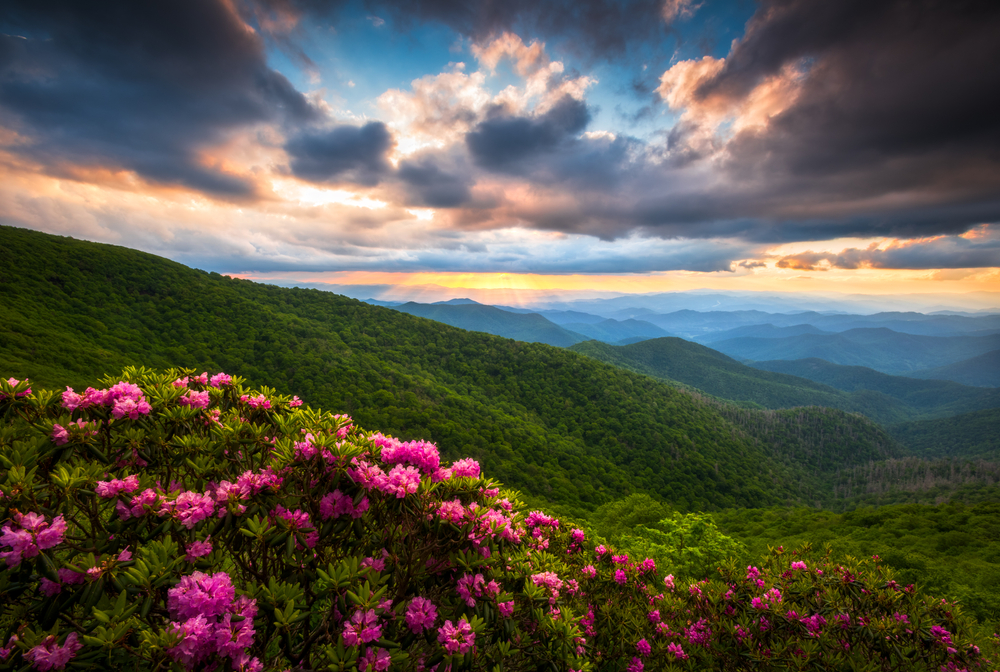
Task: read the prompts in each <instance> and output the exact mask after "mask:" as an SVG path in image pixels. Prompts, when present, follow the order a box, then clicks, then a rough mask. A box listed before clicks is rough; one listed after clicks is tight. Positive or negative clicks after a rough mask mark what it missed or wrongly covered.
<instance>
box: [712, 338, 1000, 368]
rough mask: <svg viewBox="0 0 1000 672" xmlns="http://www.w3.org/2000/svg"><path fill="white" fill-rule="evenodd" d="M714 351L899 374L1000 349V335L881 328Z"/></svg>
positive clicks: (736, 343) (721, 346) (752, 341)
mask: <svg viewBox="0 0 1000 672" xmlns="http://www.w3.org/2000/svg"><path fill="white" fill-rule="evenodd" d="M712 347H713V348H715V349H716V350H718V351H720V352H723V353H725V354H727V355H729V356H730V357H735V358H738V359H741V360H752V361H768V360H773V359H789V360H791V359H808V358H819V359H824V360H826V361H828V362H831V363H833V364H843V365H849V366H866V367H869V368H871V369H875V370H876V371H881V372H883V373H891V374H903V373H912V372H916V371H921V370H924V369H932V368H935V367H941V366H945V365H947V364H954V363H956V362H961V361H963V360H966V359H969V358H972V357H976V356H978V355H982V354H985V353H987V352H990V351H991V350H997V349H1000V334H992V335H989V336H950V337H942V336H916V335H913V334H901V333H899V332H896V331H893V330H891V329H887V328H885V327H879V328H873V329H849V330H847V331H844V332H840V333H837V334H823V333H819V334H816V333H804V334H799V335H796V336H785V337H783V338H760V337H748V338H730V339H726V340H723V341H715V342H713V343H712Z"/></svg>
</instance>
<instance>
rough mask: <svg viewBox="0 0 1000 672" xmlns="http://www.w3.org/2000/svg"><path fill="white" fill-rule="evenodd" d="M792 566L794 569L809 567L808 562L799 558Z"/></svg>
mask: <svg viewBox="0 0 1000 672" xmlns="http://www.w3.org/2000/svg"><path fill="white" fill-rule="evenodd" d="M791 568H792V569H808V568H807V567H806V563H804V562H801V561H799V560H796V561H795V562H793V563H792V566H791Z"/></svg>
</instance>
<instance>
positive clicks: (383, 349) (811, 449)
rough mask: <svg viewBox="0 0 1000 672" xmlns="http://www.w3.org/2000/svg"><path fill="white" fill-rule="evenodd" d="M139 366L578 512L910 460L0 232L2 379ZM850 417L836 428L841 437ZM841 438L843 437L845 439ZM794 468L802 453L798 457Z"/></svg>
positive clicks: (865, 427)
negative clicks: (346, 427)
mask: <svg viewBox="0 0 1000 672" xmlns="http://www.w3.org/2000/svg"><path fill="white" fill-rule="evenodd" d="M126 364H136V365H139V364H141V365H146V366H154V367H167V366H172V365H173V366H189V367H195V368H198V369H199V370H201V369H209V370H224V371H227V372H229V373H232V374H236V375H241V376H245V377H247V378H248V379H249V381H250V382H251V383H253V384H257V385H261V384H267V385H272V386H275V387H277V388H278V390H279V391H280V392H283V393H295V394H299V395H300V396H302V397H303V398H304V399H306V401H308V402H309V403H310V404H311V405H313V406H321V407H324V408H328V409H331V410H335V411H340V412H348V413H350V414H352V415H353V417H354V418H355V420H356V421H358V422H359V423H361V425H362V426H369V427H379V428H382V429H384V430H385V431H387V432H391V433H394V434H396V435H398V436H400V437H402V438H407V439H408V438H426V439H430V440H433V441H436V442H438V443H439V444H440V446H441V448H442V451H443V453H444V454H445V456H446V457H448V458H453V457H457V456H462V455H471V456H473V457H475V458H477V459H479V460H480V461H481V462H482V463H483V466H484V469H486V470H488V472H489V473H491V474H494V475H496V476H497V477H498V478H500V479H501V480H503V481H504V482H505V483H507V484H509V485H510V486H512V487H516V488H520V489H522V490H523V491H525V492H526V493H529V494H531V495H534V496H536V497H542V498H545V499H547V500H548V501H549V502H552V503H555V504H559V505H564V506H567V507H571V508H574V509H577V510H579V509H581V508H583V509H586V508H591V507H593V506H595V505H597V504H600V503H602V502H604V501H607V500H609V499H612V498H615V497H620V496H623V495H625V494H628V493H630V492H637V491H638V492H649V493H653V494H655V495H656V496H658V497H662V498H664V499H666V500H668V501H671V502H673V503H675V504H676V505H677V506H678V507H679V508H681V509H688V508H698V509H712V508H716V507H724V506H760V505H767V504H772V503H790V502H791V503H794V502H797V501H809V502H813V501H816V500H818V499H822V498H823V497H824V493H825V492H826V491H827V486H826V482H827V481H826V480H824V477H823V474H821V473H816V472H815V471H814V467H815V459H816V451H823V450H828V451H829V453H830V455H829V456H828V458H823V459H821V460H820V461H821V462H822V463H823V464H828V463H831V462H836V463H837V464H838V465H841V466H842V465H843V464H845V463H859V464H860V463H866V462H868V461H870V460H875V459H884V458H885V457H887V456H892V455H895V454H898V445H897V444H895V443H894V442H893V441H892V439H891V438H888V437H887V436H885V435H884V433H883V432H881V430H880V429H879V428H878V427H877V426H875V425H872V424H871V423H868V422H867V421H864V420H863V419H861V418H859V417H858V416H845V415H844V414H840V415H839V416H828V420H827V424H828V425H829V426H828V427H827V428H826V430H825V432H826V433H827V434H829V433H831V432H835V431H839V430H836V426H837V425H838V424H839V425H842V426H844V427H848V428H850V431H851V432H856V431H861V432H865V433H867V434H868V435H869V437H870V439H871V440H870V441H867V442H863V443H859V444H858V445H859V446H860V447H861V449H859V450H858V451H855V452H851V453H849V454H845V453H844V452H843V450H842V449H840V448H839V447H837V446H833V445H830V444H824V443H822V442H815V441H812V439H810V438H809V436H810V434H809V432H807V431H799V430H797V429H795V428H793V429H792V430H791V431H790V432H789V433H790V435H792V436H797V437H798V438H797V439H796V441H798V444H797V445H798V446H799V447H798V448H796V449H795V450H796V451H798V452H803V451H805V453H809V456H810V457H809V462H807V463H805V464H800V463H799V462H797V461H796V460H795V459H793V458H789V455H792V454H793V453H790V452H789V449H788V445H783V446H772V445H771V444H768V443H766V442H763V441H760V440H759V439H755V437H754V436H753V435H752V432H751V431H750V430H747V429H744V427H748V428H753V427H754V426H756V425H757V424H760V423H757V422H756V421H755V420H754V419H753V417H752V413H753V412H750V411H747V413H751V416H748V417H749V420H747V421H745V422H741V423H734V422H733V421H730V420H729V419H727V418H726V417H725V416H724V415H723V414H722V413H721V412H720V410H719V408H718V407H717V406H716V405H714V404H712V403H710V402H708V401H705V400H701V399H699V398H697V397H695V396H693V395H690V394H686V393H684V392H681V391H678V390H676V389H673V388H671V387H669V386H667V385H666V384H664V383H661V382H658V381H655V380H653V379H651V378H648V377H646V376H640V375H637V374H634V373H631V372H627V371H623V370H621V369H619V368H616V367H613V366H609V365H606V364H603V363H601V362H598V361H596V360H594V359H592V358H588V357H583V356H580V355H578V354H576V353H574V352H568V351H566V350H563V349H559V348H554V347H551V346H547V345H541V344H532V343H521V342H517V341H511V340H506V339H502V338H498V337H495V336H490V335H487V334H480V333H474V332H468V331H462V330H460V329H455V328H452V327H448V326H446V325H442V324H439V323H435V322H431V321H429V320H425V319H420V318H416V317H413V316H410V315H406V314H404V313H400V312H397V311H394V310H391V309H387V308H381V307H377V306H370V305H368V304H364V303H361V302H359V301H355V300H352V299H347V298H344V297H340V296H336V295H333V294H329V293H325V292H320V291H316V290H303V289H284V288H280V287H274V286H268V285H260V284H256V283H252V282H249V281H244V280H237V279H232V278H227V277H223V276H220V275H217V274H210V273H205V272H202V271H196V270H193V269H190V268H187V267H185V266H182V265H180V264H176V263H173V262H170V261H168V260H166V259H162V258H158V257H155V256H152V255H148V254H143V253H140V252H136V251H133V250H128V249H124V248H119V247H114V246H109V245H99V244H94V243H86V242H81V241H75V240H72V239H68V238H59V237H55V236H48V235H45V234H40V233H36V232H31V231H26V230H22V229H15V228H11V227H0V371H3V373H4V375H5V376H15V377H18V378H23V377H30V378H32V379H33V380H35V381H36V382H38V383H42V384H45V383H50V384H53V383H57V382H62V381H79V382H77V384H78V385H79V384H81V383H82V382H83V381H85V380H87V379H91V378H93V377H94V376H95V375H101V374H104V373H114V372H116V371H117V370H119V369H120V367H122V366H124V365H126ZM838 417H839V419H838ZM845 431H846V430H845ZM793 452H794V451H793Z"/></svg>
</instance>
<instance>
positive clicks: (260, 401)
mask: <svg viewBox="0 0 1000 672" xmlns="http://www.w3.org/2000/svg"><path fill="white" fill-rule="evenodd" d="M240 401H242V402H244V403H245V404H247V405H248V406H250V408H263V409H270V408H271V400H270V399H268V398H267V397H265V396H264V395H263V394H258V395H257V396H256V397H251V396H248V395H246V394H244V395H243V396H241V397H240Z"/></svg>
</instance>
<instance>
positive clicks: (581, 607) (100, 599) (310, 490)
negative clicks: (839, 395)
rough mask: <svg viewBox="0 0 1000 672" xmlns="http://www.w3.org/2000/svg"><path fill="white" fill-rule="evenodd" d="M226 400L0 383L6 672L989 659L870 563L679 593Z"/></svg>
mask: <svg viewBox="0 0 1000 672" xmlns="http://www.w3.org/2000/svg"><path fill="white" fill-rule="evenodd" d="M244 382H245V381H243V380H241V379H239V378H233V377H230V376H228V375H226V374H216V375H213V376H209V375H208V374H207V373H203V374H201V375H196V373H195V372H194V371H190V370H170V371H167V372H155V371H150V370H146V369H141V368H130V369H126V370H125V371H124V372H123V373H122V375H121V376H120V377H119V378H112V379H106V380H104V381H101V383H100V387H99V388H96V389H95V388H88V389H87V390H84V391H74V390H72V389H70V388H67V389H66V390H65V391H63V392H56V391H45V390H31V387H30V383H28V382H27V381H18V380H14V379H10V380H8V381H2V380H0V463H2V467H3V473H2V478H0V491H2V499H0V506H2V511H0V514H2V519H3V522H2V527H0V530H2V534H0V559H2V560H0V628H2V632H0V636H2V641H0V643H2V644H3V646H2V648H0V668H2V669H32V668H34V669H38V670H43V671H44V670H51V669H63V668H76V669H102V670H103V669H110V670H136V669H142V670H164V669H187V670H194V669H219V670H222V669H233V670H263V669H267V670H386V669H392V670H424V669H427V670H438V671H439V672H443V671H444V670H459V669H474V670H537V669H570V670H585V669H601V670H629V671H630V672H637V671H640V670H643V669H650V670H660V669H708V668H714V669H779V668H780V669H786V668H808V667H816V666H820V667H822V668H824V669H841V668H842V669H870V670H883V669H935V670H937V669H963V668H968V669H975V668H979V667H982V666H983V665H986V664H988V661H986V659H985V658H984V657H983V653H981V652H980V650H979V649H978V648H977V647H976V646H975V645H974V644H973V643H972V642H971V641H969V639H968V637H967V636H966V634H965V632H966V629H965V625H964V623H963V620H962V617H961V614H960V610H959V609H958V607H957V606H956V605H954V604H951V603H948V602H945V601H937V600H930V599H927V598H924V597H922V596H920V595H919V594H917V593H916V592H915V591H914V590H913V589H912V587H903V586H901V585H897V584H896V582H895V581H893V580H892V576H891V573H890V572H889V571H888V570H887V569H885V568H884V567H883V566H881V565H880V564H879V563H878V562H877V561H875V560H865V561H856V560H847V561H842V562H835V561H833V560H832V559H831V558H830V557H828V556H814V555H812V554H810V553H809V552H808V549H804V550H803V551H802V552H801V553H800V552H796V553H785V552H784V551H783V550H782V549H777V550H776V551H774V552H773V553H772V554H771V555H770V556H769V557H768V558H766V559H765V560H763V561H761V562H759V563H757V564H759V565H760V567H759V568H758V567H756V566H750V567H747V568H746V569H742V568H737V567H736V566H735V564H733V563H730V564H728V565H724V566H722V567H720V568H718V570H717V572H716V577H715V578H712V579H711V580H703V581H699V582H697V583H692V584H688V583H686V582H683V583H682V582H681V581H680V579H675V578H674V576H672V575H671V574H670V573H671V567H669V566H666V567H664V566H662V565H663V564H664V562H665V557H666V556H664V555H663V554H659V555H658V556H657V557H658V559H659V562H660V564H661V566H660V567H657V561H655V560H653V559H650V558H644V559H640V558H638V557H632V558H630V557H629V556H628V555H627V554H625V553H620V552H619V551H616V550H614V549H611V548H606V547H604V546H603V545H598V546H597V547H596V548H595V547H593V544H592V542H591V541H590V540H589V539H588V536H590V535H589V533H588V532H586V531H585V530H581V529H573V528H572V526H570V525H566V524H564V523H562V522H561V521H560V520H558V519H557V518H555V517H553V516H549V515H547V514H545V513H544V512H540V511H531V512H527V511H525V510H524V507H523V506H522V505H521V503H520V502H519V501H518V499H517V493H515V492H511V491H504V490H501V486H500V485H499V484H497V483H495V482H493V481H491V480H488V479H486V478H484V477H483V476H482V475H481V474H480V469H479V465H478V464H477V463H476V462H475V461H474V460H471V459H464V460H458V461H456V462H454V463H452V464H451V465H446V464H443V463H442V462H441V459H440V455H439V453H438V450H437V447H436V446H434V445H433V444H431V443H427V442H424V441H412V442H406V443H404V442H400V441H398V440H396V439H393V438H391V437H386V436H383V435H382V434H379V433H373V432H366V431H364V430H362V429H361V428H360V427H358V426H357V425H356V424H354V423H353V422H352V420H351V418H349V417H347V416H343V415H334V414H331V413H328V412H321V411H318V410H312V409H309V408H307V407H305V406H303V405H302V404H301V402H300V401H299V400H298V398H297V397H288V396H284V395H278V394H276V393H275V391H274V390H271V389H267V388H263V389H246V388H244V386H243V383H244ZM661 522H662V521H661ZM664 534H666V533H664ZM663 548H667V547H666V546H664V547H663ZM663 553H666V551H663ZM673 573H675V574H677V575H678V576H680V573H679V572H676V571H675V572H673ZM664 574H666V576H664Z"/></svg>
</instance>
